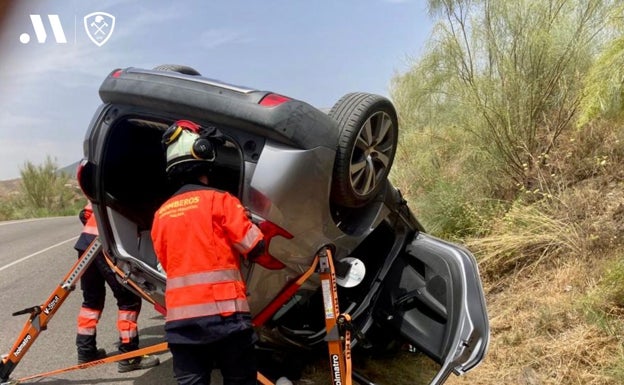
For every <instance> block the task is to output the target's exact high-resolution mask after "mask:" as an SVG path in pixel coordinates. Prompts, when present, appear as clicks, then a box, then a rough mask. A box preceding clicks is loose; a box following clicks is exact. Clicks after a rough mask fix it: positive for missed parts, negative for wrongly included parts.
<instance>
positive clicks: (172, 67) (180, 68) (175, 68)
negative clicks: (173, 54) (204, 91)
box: [154, 64, 201, 76]
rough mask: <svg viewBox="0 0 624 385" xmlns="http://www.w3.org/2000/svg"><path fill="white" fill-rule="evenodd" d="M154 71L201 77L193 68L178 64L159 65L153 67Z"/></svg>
mask: <svg viewBox="0 0 624 385" xmlns="http://www.w3.org/2000/svg"><path fill="white" fill-rule="evenodd" d="M154 71H172V72H179V73H181V74H185V75H195V76H201V74H200V73H199V72H198V71H197V70H196V69H195V68H192V67H189V66H184V65H180V64H161V65H159V66H157V67H154Z"/></svg>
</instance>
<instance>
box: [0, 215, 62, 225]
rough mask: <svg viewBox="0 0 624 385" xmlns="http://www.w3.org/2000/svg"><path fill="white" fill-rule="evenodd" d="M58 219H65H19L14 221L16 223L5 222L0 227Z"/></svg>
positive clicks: (0, 223)
mask: <svg viewBox="0 0 624 385" xmlns="http://www.w3.org/2000/svg"><path fill="white" fill-rule="evenodd" d="M58 218H63V217H46V218H32V219H17V220H14V221H3V222H0V226H4V225H15V224H19V223H28V222H34V221H43V220H47V219H58Z"/></svg>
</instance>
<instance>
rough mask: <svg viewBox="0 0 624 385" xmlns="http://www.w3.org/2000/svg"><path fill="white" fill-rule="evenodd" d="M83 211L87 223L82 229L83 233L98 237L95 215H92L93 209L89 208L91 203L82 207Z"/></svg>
mask: <svg viewBox="0 0 624 385" xmlns="http://www.w3.org/2000/svg"><path fill="white" fill-rule="evenodd" d="M84 210H85V211H86V212H87V213H88V214H87V217H88V218H87V223H85V225H84V228H83V229H82V232H83V233H86V234H91V235H98V229H97V222H96V221H95V215H93V207H92V206H91V202H89V203H87V205H86V206H85V207H84Z"/></svg>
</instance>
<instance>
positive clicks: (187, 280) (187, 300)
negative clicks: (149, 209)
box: [151, 121, 267, 385]
mask: <svg viewBox="0 0 624 385" xmlns="http://www.w3.org/2000/svg"><path fill="white" fill-rule="evenodd" d="M213 132H214V131H213ZM163 143H164V144H165V145H166V146H167V150H166V154H167V169H166V170H167V175H168V176H169V178H170V180H172V181H174V182H175V183H177V184H178V185H180V186H182V187H181V188H180V189H179V190H178V191H177V192H175V193H174V195H173V196H172V197H171V198H170V199H169V200H167V201H166V202H165V203H164V204H163V205H162V206H161V207H160V208H159V209H158V211H157V212H156V213H155V215H154V222H153V226H152V230H151V235H152V240H153V243H154V250H155V252H156V255H157V257H158V259H159V261H160V263H161V265H162V266H163V269H164V270H165V272H166V273H167V288H166V293H165V301H166V307H167V316H166V324H165V332H166V338H167V342H168V343H169V349H170V351H171V353H172V355H173V370H174V375H175V377H176V380H177V381H178V384H180V385H187V384H194V385H201V384H206V385H208V384H210V374H211V369H212V368H213V366H215V365H216V366H217V367H219V369H220V370H221V374H222V376H223V381H224V382H223V383H224V385H255V384H256V370H257V369H256V360H255V355H254V354H255V353H254V343H255V341H256V340H257V337H256V335H255V332H254V330H253V328H252V323H251V314H250V311H249V304H248V303H247V297H246V287H245V283H244V281H243V278H242V276H241V273H240V256H241V254H242V255H243V256H246V257H247V258H248V259H249V260H252V261H254V260H257V259H258V258H264V257H266V255H267V254H265V252H264V240H263V235H262V233H261V231H260V230H259V228H258V227H256V225H254V224H253V223H252V222H251V221H250V220H249V218H248V217H247V214H246V211H245V209H244V208H243V206H242V204H241V202H240V201H239V200H238V199H237V198H236V197H234V196H233V195H231V194H229V193H227V192H224V191H220V190H216V189H213V188H210V187H208V174H209V173H210V167H211V164H212V161H213V160H214V158H215V150H214V148H213V146H212V144H211V141H210V140H208V139H206V133H205V130H204V129H202V128H201V127H200V126H198V125H197V124H195V123H193V122H190V121H177V122H175V123H174V124H173V125H172V126H171V127H169V129H168V130H167V132H165V134H164V136H163Z"/></svg>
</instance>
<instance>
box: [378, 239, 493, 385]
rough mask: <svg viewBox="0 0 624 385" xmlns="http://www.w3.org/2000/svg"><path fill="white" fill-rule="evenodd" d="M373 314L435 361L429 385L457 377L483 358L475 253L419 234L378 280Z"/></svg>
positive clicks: (485, 333)
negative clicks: (437, 368) (378, 284)
mask: <svg viewBox="0 0 624 385" xmlns="http://www.w3.org/2000/svg"><path fill="white" fill-rule="evenodd" d="M374 314H375V315H374V317H375V318H376V320H377V322H379V323H380V324H382V325H384V326H385V327H389V328H393V329H394V330H395V331H397V332H398V333H399V334H400V335H401V336H402V338H404V339H406V340H407V341H408V342H409V343H411V344H412V345H413V346H415V347H416V348H417V349H418V350H420V351H421V352H423V353H425V354H426V355H428V356H429V357H431V358H432V359H433V360H435V361H436V362H438V363H439V364H440V370H439V372H438V373H437V374H436V375H435V377H434V378H433V379H432V381H431V384H442V383H444V381H445V379H446V378H447V377H448V376H449V375H450V374H451V373H455V374H457V375H461V374H463V373H465V372H467V371H468V370H470V369H472V368H474V367H475V366H476V365H477V364H479V363H480V362H481V361H482V360H483V358H484V357H485V353H486V351H487V346H488V341H489V323H488V318H487V310H486V304H485V298H484V295H483V288H482V285H481V279H480V277H479V271H478V267H477V263H476V260H475V258H474V256H473V255H472V254H471V253H470V252H469V251H468V250H466V249H465V248H463V247H461V246H459V245H456V244H453V243H449V242H446V241H443V240H441V239H438V238H436V237H433V236H431V235H428V234H425V233H418V234H417V235H416V236H415V237H414V239H413V240H412V242H411V243H409V244H408V245H407V247H406V248H405V249H404V251H403V252H402V253H401V254H400V255H399V256H397V258H396V260H395V261H394V262H393V265H392V267H391V269H390V271H389V273H388V275H387V276H386V277H385V278H384V280H383V287H382V289H381V292H380V296H379V299H378V301H377V303H376V306H375V312H374Z"/></svg>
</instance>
